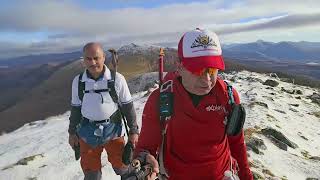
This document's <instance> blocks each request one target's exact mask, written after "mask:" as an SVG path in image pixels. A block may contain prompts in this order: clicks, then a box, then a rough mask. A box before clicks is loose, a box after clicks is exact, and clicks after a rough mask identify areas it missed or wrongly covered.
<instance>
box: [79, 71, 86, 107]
mask: <svg viewBox="0 0 320 180" xmlns="http://www.w3.org/2000/svg"><path fill="white" fill-rule="evenodd" d="M82 75H83V73H81V74H79V80H78V96H79V99H80V100H81V102H82V99H83V95H84V92H83V91H84V89H85V82H82V81H81V80H82Z"/></svg>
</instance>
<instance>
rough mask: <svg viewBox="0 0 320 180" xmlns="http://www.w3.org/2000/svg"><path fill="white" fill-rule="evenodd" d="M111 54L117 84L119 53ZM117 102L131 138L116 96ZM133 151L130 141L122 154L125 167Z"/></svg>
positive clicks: (130, 159) (110, 50) (113, 52)
mask: <svg viewBox="0 0 320 180" xmlns="http://www.w3.org/2000/svg"><path fill="white" fill-rule="evenodd" d="M108 51H109V52H110V53H111V54H112V62H111V63H112V66H113V69H114V73H115V75H114V79H113V80H114V83H115V77H116V73H117V70H118V62H119V59H118V54H117V51H116V50H115V49H113V48H111V49H109V50H108ZM115 97H116V102H117V104H118V108H119V110H120V113H121V117H122V120H123V123H124V126H125V129H126V133H127V136H128V138H129V130H128V125H127V121H126V119H125V117H124V114H123V111H122V109H121V106H120V104H119V101H118V98H117V97H118V96H116V95H115ZM133 150H134V145H133V144H132V143H131V141H128V142H127V144H126V145H125V147H124V150H123V154H122V162H123V163H124V164H125V165H129V164H130V163H131V161H132V158H133Z"/></svg>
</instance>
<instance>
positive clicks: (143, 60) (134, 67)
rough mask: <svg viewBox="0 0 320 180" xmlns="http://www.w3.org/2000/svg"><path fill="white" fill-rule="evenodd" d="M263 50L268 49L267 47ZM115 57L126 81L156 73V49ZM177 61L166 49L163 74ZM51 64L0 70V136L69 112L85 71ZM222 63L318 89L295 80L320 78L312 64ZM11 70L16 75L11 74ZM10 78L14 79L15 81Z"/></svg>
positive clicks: (77, 63) (123, 51)
mask: <svg viewBox="0 0 320 180" xmlns="http://www.w3.org/2000/svg"><path fill="white" fill-rule="evenodd" d="M263 46H268V44H267V45H263ZM229 48H230V47H229ZM260 48H262V47H260ZM118 53H119V68H118V71H119V72H121V73H122V74H123V75H124V76H125V77H126V79H127V80H128V81H130V79H132V78H134V77H136V76H137V75H140V74H144V73H146V72H152V71H158V53H159V47H157V46H140V45H137V44H133V43H132V44H129V45H126V46H123V47H121V48H119V49H118ZM44 61H47V60H44ZM110 61H111V54H110V53H108V52H107V62H106V64H107V65H108V66H109V67H110V68H112V66H111V65H110ZM176 61H177V50H176V49H173V48H165V71H172V70H174V69H175V62H176ZM54 62H55V61H52V63H47V64H43V65H41V66H37V67H32V68H34V69H32V68H31V67H30V68H28V69H25V70H23V66H19V68H13V69H12V68H3V69H1V71H0V85H1V87H3V85H4V84H5V83H7V84H6V85H8V86H10V87H11V88H10V89H7V90H6V91H3V92H6V93H3V92H2V93H0V108H1V107H3V106H5V107H7V108H4V109H2V110H1V109H0V117H1V119H0V121H1V126H0V132H1V131H6V132H8V131H12V130H15V129H17V128H18V127H20V126H22V125H24V124H25V123H28V122H32V121H34V120H39V119H44V118H46V117H48V116H53V115H57V114H60V113H64V112H65V111H67V110H69V108H70V99H71V98H70V96H71V82H72V79H73V78H74V76H75V75H77V74H79V73H80V72H82V71H83V69H84V68H83V66H82V64H81V60H79V58H78V59H77V60H71V61H64V62H65V63H58V65H56V64H55V63H54ZM59 62H63V60H61V61H60V60H59ZM261 62H263V63H261ZM225 63H226V70H227V71H230V70H235V71H239V70H250V71H257V72H290V73H291V74H294V75H295V76H292V75H291V76H290V75H285V74H284V75H283V74H281V76H283V77H286V78H289V80H291V81H292V79H295V80H296V81H295V82H296V83H300V84H303V85H308V86H313V87H320V83H319V82H318V81H317V82H316V81H315V83H314V81H311V80H310V79H308V78H302V79H298V76H296V74H297V72H298V73H302V74H303V73H305V74H306V75H308V76H311V77H312V76H314V75H317V74H318V75H319V77H320V73H319V72H320V70H319V69H317V68H316V66H314V65H313V64H311V65H310V64H309V65H305V66H303V67H301V66H299V63H297V62H294V63H293V62H289V64H288V63H287V62H276V61H272V60H261V59H259V58H257V59H256V60H247V59H245V60H239V59H236V58H228V57H225ZM53 64H55V65H53ZM17 67H18V65H17ZM21 68H22V69H21ZM14 69H15V70H16V71H10V70H14ZM288 70H290V71H288ZM298 70H299V71H302V72H299V71H298ZM9 71H10V72H9ZM5 72H7V73H5ZM11 76H12V77H11ZM279 76H280V74H279ZM10 78H15V79H16V80H17V81H15V80H14V79H10ZM290 78H291V79H290ZM15 82H18V84H20V83H21V86H18V85H16V84H15ZM1 83H2V84H1ZM10 83H11V84H10ZM8 97H11V99H10V100H12V101H10V100H8ZM3 100H6V103H9V105H8V104H4V102H5V101H3Z"/></svg>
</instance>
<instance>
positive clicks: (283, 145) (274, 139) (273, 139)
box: [267, 135, 288, 151]
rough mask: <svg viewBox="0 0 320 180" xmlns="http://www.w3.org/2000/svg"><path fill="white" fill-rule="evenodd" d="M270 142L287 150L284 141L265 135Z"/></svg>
mask: <svg viewBox="0 0 320 180" xmlns="http://www.w3.org/2000/svg"><path fill="white" fill-rule="evenodd" d="M267 137H268V138H269V139H270V140H271V142H272V143H273V144H274V145H276V146H277V147H278V148H280V149H282V150H284V151H287V150H288V145H286V144H285V143H283V142H281V141H280V140H278V139H276V138H275V137H273V136H270V135H269V136H267Z"/></svg>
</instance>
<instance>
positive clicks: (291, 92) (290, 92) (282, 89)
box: [281, 87, 295, 94]
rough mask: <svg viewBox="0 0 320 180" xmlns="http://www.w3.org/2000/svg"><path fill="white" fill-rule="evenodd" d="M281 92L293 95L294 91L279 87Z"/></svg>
mask: <svg viewBox="0 0 320 180" xmlns="http://www.w3.org/2000/svg"><path fill="white" fill-rule="evenodd" d="M281 91H283V92H286V93H288V94H294V93H295V90H287V89H285V88H284V87H281Z"/></svg>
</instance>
